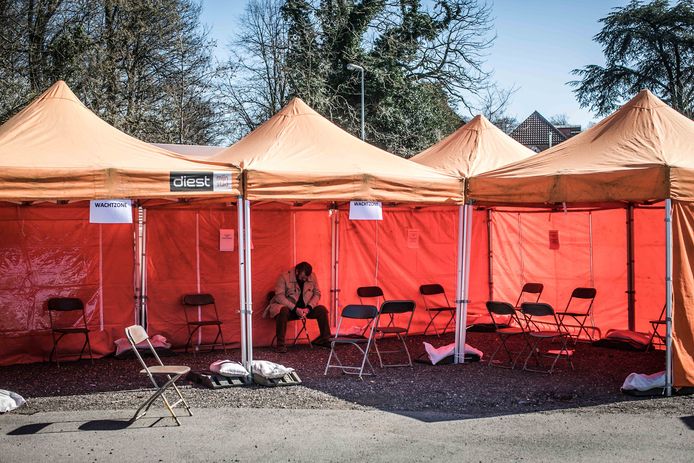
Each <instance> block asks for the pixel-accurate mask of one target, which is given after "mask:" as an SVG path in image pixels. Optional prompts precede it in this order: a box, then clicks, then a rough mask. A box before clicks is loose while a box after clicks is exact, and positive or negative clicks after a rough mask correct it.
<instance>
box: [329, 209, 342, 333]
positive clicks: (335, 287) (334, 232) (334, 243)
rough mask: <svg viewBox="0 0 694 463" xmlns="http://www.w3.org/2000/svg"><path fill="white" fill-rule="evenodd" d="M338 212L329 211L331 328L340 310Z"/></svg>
mask: <svg viewBox="0 0 694 463" xmlns="http://www.w3.org/2000/svg"><path fill="white" fill-rule="evenodd" d="M339 214H340V212H339V210H338V209H337V206H335V207H334V208H333V207H331V209H330V231H331V235H330V241H331V242H330V246H331V248H330V259H331V262H330V269H331V273H332V281H331V288H330V313H331V317H330V322H331V324H332V326H333V328H334V327H335V326H336V323H337V318H338V311H339V309H340V299H339V294H340V272H339V265H340V264H339V261H340V216H339Z"/></svg>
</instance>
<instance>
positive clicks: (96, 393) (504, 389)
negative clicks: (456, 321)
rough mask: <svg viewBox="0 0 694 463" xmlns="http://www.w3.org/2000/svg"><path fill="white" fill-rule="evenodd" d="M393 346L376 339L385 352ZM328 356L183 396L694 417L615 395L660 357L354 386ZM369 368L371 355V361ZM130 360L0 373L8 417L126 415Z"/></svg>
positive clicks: (306, 354)
mask: <svg viewBox="0 0 694 463" xmlns="http://www.w3.org/2000/svg"><path fill="white" fill-rule="evenodd" d="M424 340H426V341H427V342H430V343H433V344H434V345H437V346H438V345H444V344H447V343H449V342H452V340H453V339H452V335H450V334H449V335H446V336H442V337H441V338H440V339H438V338H435V337H427V338H425V337H422V336H413V337H411V338H410V339H409V347H410V352H411V353H413V357H416V356H418V355H419V354H421V353H422V352H423V351H424V350H423V346H422V341H424ZM393 342H394V341H393V340H389V339H388V340H385V341H383V345H384V347H386V348H387V347H388V344H390V343H393ZM496 343H497V338H496V335H495V334H494V333H469V334H468V344H470V345H472V346H475V347H477V348H478V349H480V350H482V351H483V352H488V353H491V352H492V351H493V349H494V348H495V346H496ZM328 353H329V350H328V349H324V348H319V347H315V348H313V349H309V348H308V347H307V346H297V347H294V348H290V349H289V352H288V353H286V354H277V353H275V352H274V351H272V350H271V349H266V348H258V349H255V351H254V354H255V357H256V358H257V359H266V360H271V361H275V362H278V363H282V364H284V365H287V366H291V367H294V368H295V369H296V370H297V372H298V374H299V375H300V376H301V379H302V380H303V384H302V385H300V386H294V387H277V388H264V387H262V386H251V387H234V388H227V389H218V390H212V389H206V388H203V387H201V386H198V385H196V384H189V383H186V382H185V381H184V382H183V383H182V384H184V388H183V389H184V392H183V393H184V396H185V397H186V398H187V399H188V400H189V402H190V404H191V406H193V407H196V408H207V407H222V406H224V407H239V408H275V409H276V408H291V409H331V410H339V409H374V408H375V409H380V410H386V411H391V412H396V413H403V414H407V412H432V413H446V414H461V415H465V416H471V415H472V416H480V417H481V416H496V415H505V414H515V413H525V412H534V411H543V410H554V409H567V408H570V409H578V408H581V407H588V406H593V405H601V404H602V405H606V407H601V408H604V409H605V410H606V411H607V412H609V410H615V411H619V412H625V411H626V412H630V411H633V412H634V413H640V412H648V411H657V412H658V413H672V414H674V415H682V414H692V413H693V412H694V400H692V398H693V397H694V396H683V397H671V398H656V399H637V398H633V397H630V396H626V395H624V394H622V393H621V392H620V391H619V388H620V386H621V385H622V383H623V381H624V379H625V378H626V376H627V375H628V374H629V373H631V372H639V373H653V372H656V371H660V370H663V368H664V353H663V352H662V351H656V352H648V353H641V352H627V351H620V350H614V349H605V348H597V347H592V346H590V345H587V344H579V345H578V347H577V349H576V353H575V356H574V365H575V370H573V371H572V370H570V369H568V367H567V366H566V365H565V363H563V362H560V364H559V369H558V370H555V372H554V373H553V374H552V375H547V374H541V373H533V372H528V371H521V370H518V369H516V370H508V369H503V368H488V366H487V363H486V362H476V363H467V364H465V365H441V366H430V365H424V364H419V363H415V366H414V367H413V368H408V367H404V368H403V367H400V368H388V369H378V368H377V376H371V377H365V380H364V381H360V380H359V379H358V378H356V377H354V376H348V375H342V374H340V373H339V372H337V371H335V370H333V371H332V372H331V373H329V374H328V376H324V375H323V370H324V368H325V363H326V361H327V357H328ZM239 356H240V354H239V352H238V350H232V351H228V353H227V355H226V356H225V355H224V354H223V353H221V352H215V353H205V354H198V355H196V356H193V355H192V354H188V355H185V354H179V355H176V356H175V357H167V358H166V359H164V362H165V363H169V364H181V365H189V366H191V367H192V368H193V370H204V369H207V367H208V365H209V364H210V363H211V362H212V361H214V360H217V359H221V358H225V357H226V358H231V359H236V358H238V357H239ZM372 361H374V362H375V361H376V358H375V356H374V358H373V359H372ZM138 371H139V364H137V362H136V360H133V359H129V360H118V359H114V358H105V359H100V360H96V361H95V362H94V364H93V365H92V364H90V362H89V361H81V362H73V363H63V364H62V365H61V366H59V367H58V366H56V365H53V364H31V365H15V366H10V367H2V368H0V388H2V389H9V390H12V391H15V392H17V393H19V394H21V395H22V396H24V397H25V398H26V399H27V401H28V406H26V407H23V408H22V409H20V410H17V411H16V413H24V414H32V413H36V412H46V411H66V410H99V409H134V408H136V406H137V405H138V404H139V402H140V401H141V400H143V399H144V398H145V397H147V395H148V394H149V393H150V391H148V390H147V387H148V380H147V379H146V377H144V376H141V375H138Z"/></svg>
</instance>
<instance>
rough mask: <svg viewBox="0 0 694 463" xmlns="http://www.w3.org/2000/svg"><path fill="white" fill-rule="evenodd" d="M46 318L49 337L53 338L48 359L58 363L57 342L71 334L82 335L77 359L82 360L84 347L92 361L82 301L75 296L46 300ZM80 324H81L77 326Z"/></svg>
mask: <svg viewBox="0 0 694 463" xmlns="http://www.w3.org/2000/svg"><path fill="white" fill-rule="evenodd" d="M47 308H48V318H49V320H50V323H51V337H52V338H53V348H52V349H51V353H50V355H49V356H48V361H49V362H52V361H53V355H54V354H55V361H56V363H57V364H60V360H59V358H60V352H59V351H58V343H59V342H60V340H61V339H63V337H65V336H67V335H72V334H78V335H84V344H82V349H81V350H80V356H79V358H78V360H82V354H84V349H85V348H86V349H88V350H89V360H90V361H91V362H92V363H94V357H93V356H92V345H91V343H90V342H89V328H87V316H86V314H85V312H84V303H83V302H82V300H81V299H78V298H76V297H55V298H51V299H49V300H48V304H47ZM68 312H79V315H74V314H73V315H72V316H70V315H68V316H65V315H64V314H67V313H68ZM79 325H81V326H79Z"/></svg>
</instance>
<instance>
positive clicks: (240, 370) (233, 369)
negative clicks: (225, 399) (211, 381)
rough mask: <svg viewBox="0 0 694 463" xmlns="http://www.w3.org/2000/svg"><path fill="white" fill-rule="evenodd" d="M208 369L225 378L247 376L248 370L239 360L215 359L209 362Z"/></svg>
mask: <svg viewBox="0 0 694 463" xmlns="http://www.w3.org/2000/svg"><path fill="white" fill-rule="evenodd" d="M210 371H211V372H212V373H216V374H218V375H222V376H226V377H227V378H242V377H244V376H248V371H247V370H246V369H245V368H244V367H243V365H241V364H240V363H239V362H233V361H231V360H217V361H215V362H212V363H211V364H210Z"/></svg>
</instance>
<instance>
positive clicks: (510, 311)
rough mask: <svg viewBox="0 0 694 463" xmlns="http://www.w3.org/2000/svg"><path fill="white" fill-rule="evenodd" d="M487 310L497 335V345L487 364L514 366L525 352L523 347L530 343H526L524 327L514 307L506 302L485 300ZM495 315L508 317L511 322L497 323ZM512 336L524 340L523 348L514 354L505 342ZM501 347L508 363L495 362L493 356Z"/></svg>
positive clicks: (503, 366)
mask: <svg viewBox="0 0 694 463" xmlns="http://www.w3.org/2000/svg"><path fill="white" fill-rule="evenodd" d="M487 311H488V312H489V316H490V318H491V319H492V322H493V323H494V328H495V330H494V331H495V332H496V334H497V336H498V337H499V345H498V346H497V348H496V350H495V351H494V352H493V353H492V355H491V357H489V364H488V366H490V367H491V366H492V365H493V366H496V367H502V368H511V369H513V368H515V366H516V362H518V359H519V358H520V356H521V355H523V352H525V347H528V348H529V347H530V345H529V344H528V338H527V337H526V332H525V329H524V328H523V323H522V322H521V320H520V318H519V316H518V312H517V311H516V309H515V308H514V307H513V306H512V305H511V304H509V303H508V302H498V301H487ZM497 316H501V317H504V318H508V319H509V320H510V322H511V323H509V324H508V325H498V324H497V322H496V317H497ZM512 324H515V325H517V326H511V325H512ZM513 337H520V338H521V339H522V340H523V342H524V348H523V349H521V350H520V351H518V352H517V353H516V355H515V356H514V355H513V353H512V351H511V349H510V348H509V347H508V344H506V342H507V341H508V340H509V338H513ZM502 348H503V349H504V351H505V352H506V355H507V356H508V363H498V364H495V363H494V357H495V356H496V354H497V353H498V352H499V350H500V349H502Z"/></svg>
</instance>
